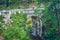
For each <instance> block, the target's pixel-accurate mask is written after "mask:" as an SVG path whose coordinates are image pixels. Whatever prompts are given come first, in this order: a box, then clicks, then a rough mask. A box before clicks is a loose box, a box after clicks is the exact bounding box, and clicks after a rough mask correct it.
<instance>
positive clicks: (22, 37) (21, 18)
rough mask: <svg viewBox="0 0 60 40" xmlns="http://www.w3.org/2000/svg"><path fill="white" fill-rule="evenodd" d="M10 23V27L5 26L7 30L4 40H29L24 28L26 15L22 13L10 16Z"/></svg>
mask: <svg viewBox="0 0 60 40" xmlns="http://www.w3.org/2000/svg"><path fill="white" fill-rule="evenodd" d="M12 21H13V23H12V24H11V25H12V26H9V24H7V25H6V26H7V27H8V28H7V30H6V31H5V40H13V39H15V40H30V38H29V34H28V32H27V31H28V30H27V29H28V28H27V27H26V15H25V14H22V13H21V14H19V13H16V14H12ZM26 30H27V31H26Z"/></svg>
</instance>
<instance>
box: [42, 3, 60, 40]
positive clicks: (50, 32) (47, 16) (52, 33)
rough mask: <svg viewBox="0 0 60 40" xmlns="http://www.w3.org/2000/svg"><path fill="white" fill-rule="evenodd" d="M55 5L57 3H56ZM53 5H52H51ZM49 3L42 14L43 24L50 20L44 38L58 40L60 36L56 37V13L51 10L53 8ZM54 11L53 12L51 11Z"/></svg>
mask: <svg viewBox="0 0 60 40" xmlns="http://www.w3.org/2000/svg"><path fill="white" fill-rule="evenodd" d="M56 3H57V2H56ZM52 4H53V3H52ZM52 4H51V3H50V5H49V6H46V10H45V13H44V17H43V18H42V21H43V24H45V22H48V20H50V22H51V25H50V26H49V27H48V26H47V27H48V28H47V27H46V28H47V30H46V32H45V38H46V40H60V38H59V37H60V36H59V35H57V31H58V24H57V22H58V21H57V17H56V12H57V11H55V10H54V9H52V7H53V6H55V5H52ZM53 10H54V11H53Z"/></svg>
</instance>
